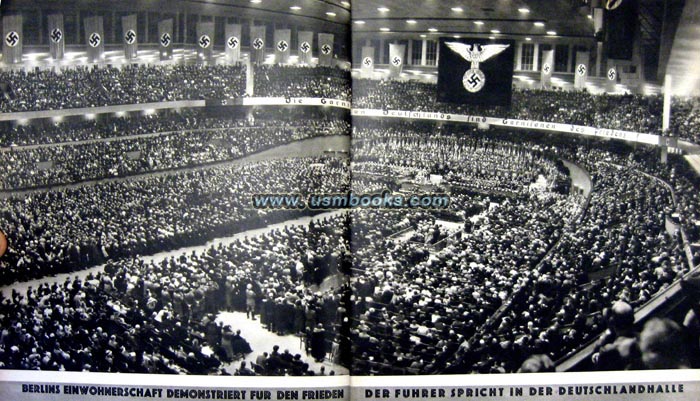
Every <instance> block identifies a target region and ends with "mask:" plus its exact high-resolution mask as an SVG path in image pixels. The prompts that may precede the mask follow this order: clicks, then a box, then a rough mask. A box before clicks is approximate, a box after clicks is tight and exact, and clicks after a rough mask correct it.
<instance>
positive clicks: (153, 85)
mask: <svg viewBox="0 0 700 401" xmlns="http://www.w3.org/2000/svg"><path fill="white" fill-rule="evenodd" d="M245 75H246V74H245V66H243V65H235V66H201V65H170V66H168V65H136V64H134V65H127V66H123V67H121V68H117V67H111V66H108V67H102V68H96V67H94V68H90V67H83V66H75V67H70V68H62V69H58V70H56V69H51V70H40V71H30V72H27V71H5V72H0V82H3V83H6V84H8V93H7V95H6V96H3V97H2V98H0V112H3V113H10V112H20V111H35V110H58V109H73V108H82V107H99V106H109V105H119V104H137V103H151V102H166V101H175V100H198V99H224V98H232V97H241V96H243V95H244V94H245Z"/></svg>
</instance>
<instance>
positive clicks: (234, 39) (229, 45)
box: [224, 24, 241, 64]
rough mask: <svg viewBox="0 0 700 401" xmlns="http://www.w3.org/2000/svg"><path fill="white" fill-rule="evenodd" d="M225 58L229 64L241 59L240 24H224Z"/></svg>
mask: <svg viewBox="0 0 700 401" xmlns="http://www.w3.org/2000/svg"><path fill="white" fill-rule="evenodd" d="M225 31H226V32H225V33H226V46H225V47H224V48H225V51H224V52H225V54H226V60H227V61H228V62H229V63H231V64H236V63H238V62H239V61H241V24H226V29H225Z"/></svg>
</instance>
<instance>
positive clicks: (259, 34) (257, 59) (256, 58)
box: [250, 25, 265, 64]
mask: <svg viewBox="0 0 700 401" xmlns="http://www.w3.org/2000/svg"><path fill="white" fill-rule="evenodd" d="M250 54H251V56H250V61H252V62H253V63H255V64H262V63H264V62H265V26H264V25H262V26H253V25H251V26H250Z"/></svg>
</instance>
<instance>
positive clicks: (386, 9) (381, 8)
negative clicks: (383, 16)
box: [377, 7, 389, 13]
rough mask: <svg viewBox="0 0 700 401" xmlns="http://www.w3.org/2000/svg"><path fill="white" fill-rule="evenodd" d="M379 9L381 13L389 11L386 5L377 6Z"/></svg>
mask: <svg viewBox="0 0 700 401" xmlns="http://www.w3.org/2000/svg"><path fill="white" fill-rule="evenodd" d="M377 11H379V12H380V13H386V12H388V11H389V9H388V8H386V7H379V8H377Z"/></svg>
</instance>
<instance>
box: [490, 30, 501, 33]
mask: <svg viewBox="0 0 700 401" xmlns="http://www.w3.org/2000/svg"><path fill="white" fill-rule="evenodd" d="M491 33H501V31H499V30H498V29H492V30H491Z"/></svg>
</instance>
